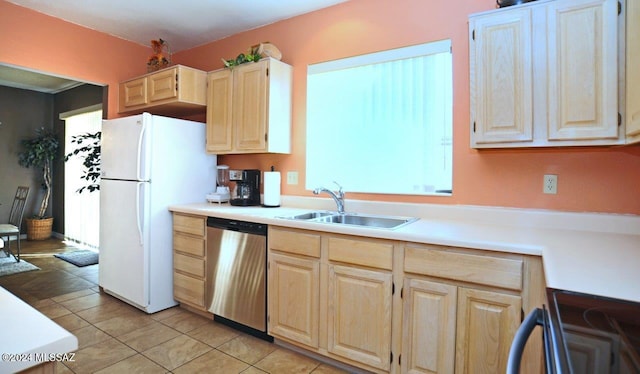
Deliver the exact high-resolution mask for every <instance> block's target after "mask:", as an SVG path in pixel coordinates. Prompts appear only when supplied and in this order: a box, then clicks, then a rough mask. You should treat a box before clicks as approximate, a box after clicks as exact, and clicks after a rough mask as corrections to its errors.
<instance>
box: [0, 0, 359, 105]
mask: <svg viewBox="0 0 640 374" xmlns="http://www.w3.org/2000/svg"><path fill="white" fill-rule="evenodd" d="M8 1H9V2H11V3H13V4H16V5H20V6H23V7H26V8H30V9H33V10H35V11H37V12H40V13H44V14H48V15H50V16H53V17H56V18H61V19H63V20H65V21H68V22H72V23H75V24H78V25H81V26H84V27H87V28H90V29H93V30H97V31H100V32H104V33H107V34H111V35H114V36H117V37H119V38H122V39H125V40H129V41H132V42H135V43H138V44H141V45H145V46H150V41H151V40H153V39H158V38H162V39H164V40H166V41H167V42H168V43H169V46H170V48H171V52H173V53H175V52H178V51H182V50H186V49H190V48H193V47H196V46H199V45H203V44H206V43H209V42H213V41H216V40H219V39H223V38H225V37H227V36H231V35H233V34H237V33H239V32H242V31H246V30H251V29H255V28H258V27H261V26H264V25H268V24H270V23H274V22H278V21H280V20H283V19H287V18H291V17H295V16H298V15H301V14H304V13H309V12H313V11H315V10H318V9H322V8H326V7H329V6H332V5H335V4H339V3H342V2H345V1H347V0H275V1H274V0H242V1H229V0H180V1H176V0H153V1H150V0H108V1H107V0H102V1H87V0H55V1H51V0H8ZM256 42H260V41H256ZM79 84H82V83H81V82H76V81H73V80H68V79H65V78H61V77H52V76H49V75H46V74H40V73H38V72H33V71H26V70H21V69H19V68H16V67H12V66H6V65H2V64H1V63H0V85H4V86H10V87H16V88H22V89H30V90H35V91H40V92H46V93H56V92H60V91H64V90H66V89H69V88H72V87H75V86H77V85H79Z"/></svg>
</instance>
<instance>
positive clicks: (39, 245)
mask: <svg viewBox="0 0 640 374" xmlns="http://www.w3.org/2000/svg"><path fill="white" fill-rule="evenodd" d="M23 243H24V245H23V258H24V259H25V260H27V261H28V262H30V263H32V264H34V265H36V266H38V267H40V269H41V270H37V271H32V272H27V273H21V274H15V275H9V276H4V277H0V286H2V287H4V288H6V289H7V290H9V291H10V292H12V293H14V294H15V295H16V296H18V297H20V298H22V299H23V300H25V301H26V302H27V303H29V304H31V305H32V306H34V307H35V308H36V309H38V310H40V312H42V313H43V314H45V315H46V316H48V317H49V318H51V319H52V320H54V321H55V322H57V323H58V324H59V325H61V326H63V327H64V328H66V329H67V330H68V331H70V332H71V333H73V334H74V335H76V336H77V337H78V341H79V348H78V351H77V352H76V355H75V360H74V361H73V362H64V363H58V364H57V371H58V372H59V373H224V374H230V373H245V374H254V373H314V374H322V373H346V371H343V370H340V369H338V368H336V367H333V366H331V365H328V364H325V363H321V362H319V361H316V360H314V359H311V358H309V357H306V356H303V355H300V354H298V353H295V352H293V351H290V350H287V349H284V348H282V347H279V346H277V345H275V344H272V343H268V342H265V341H263V340H260V339H257V338H254V337H252V336H249V335H246V334H243V333H241V332H239V331H237V330H234V329H231V328H229V327H227V326H225V325H221V324H219V323H216V322H214V321H212V320H210V319H208V318H204V317H201V316H199V315H196V314H193V313H191V312H188V311H186V310H184V309H182V308H179V307H174V308H171V309H167V310H164V311H161V312H158V313H155V314H151V315H149V314H146V313H144V312H142V311H140V310H138V309H136V308H134V307H132V306H130V305H128V304H126V303H123V302H121V301H119V300H118V299H116V298H114V297H111V296H109V295H107V294H104V293H101V292H100V290H99V288H98V286H97V283H98V266H99V265H93V266H87V267H83V268H79V267H76V266H74V265H72V264H69V263H67V262H65V261H62V260H59V259H57V258H55V257H53V254H54V253H57V252H63V251H66V250H73V249H74V248H72V247H68V246H65V245H64V244H62V243H61V242H60V241H59V240H55V239H51V240H47V241H43V242H27V241H24V242H23Z"/></svg>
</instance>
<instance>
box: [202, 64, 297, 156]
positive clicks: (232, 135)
mask: <svg viewBox="0 0 640 374" xmlns="http://www.w3.org/2000/svg"><path fill="white" fill-rule="evenodd" d="M292 78H293V68H292V67H291V66H290V65H287V64H285V63H283V62H281V61H278V60H275V59H272V58H265V59H262V60H260V61H258V62H255V63H247V64H243V65H239V66H236V67H234V68H233V69H222V70H216V71H213V72H210V73H209V74H208V78H207V87H208V88H207V146H206V149H207V152H209V153H214V154H230V153H291V89H292Z"/></svg>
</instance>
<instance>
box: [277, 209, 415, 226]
mask: <svg viewBox="0 0 640 374" xmlns="http://www.w3.org/2000/svg"><path fill="white" fill-rule="evenodd" d="M280 218H284V219H290V220H295V221H306V222H318V223H329V224H337V225H354V226H363V227H374V228H382V229H391V230H393V229H397V228H398V227H401V226H404V225H408V224H409V223H411V222H415V221H417V220H418V219H417V218H412V217H395V216H378V215H368V214H357V213H338V212H331V211H312V212H307V213H302V214H297V215H294V216H287V217H280Z"/></svg>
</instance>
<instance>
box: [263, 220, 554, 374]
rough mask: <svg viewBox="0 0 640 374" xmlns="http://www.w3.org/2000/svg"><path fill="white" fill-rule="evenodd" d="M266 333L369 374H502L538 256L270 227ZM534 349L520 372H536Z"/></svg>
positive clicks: (535, 292)
mask: <svg viewBox="0 0 640 374" xmlns="http://www.w3.org/2000/svg"><path fill="white" fill-rule="evenodd" d="M268 242H269V244H268V247H269V255H268V256H269V283H268V286H269V295H268V303H267V304H268V321H269V322H268V331H269V333H270V334H271V335H273V336H274V337H275V338H277V339H281V340H283V341H286V342H288V343H290V344H293V345H296V346H299V347H301V348H303V349H306V350H308V351H311V352H314V353H316V354H320V355H324V356H326V357H329V358H332V359H335V360H338V361H341V362H344V363H347V364H349V365H353V366H356V367H360V368H363V369H366V370H368V371H371V372H375V373H470V372H487V373H500V372H505V368H506V361H507V357H508V353H509V348H510V346H511V341H512V339H513V336H514V335H515V332H516V330H517V328H518V326H519V325H520V323H521V321H522V318H523V317H522V316H523V315H525V314H526V313H528V312H529V311H530V310H531V309H533V308H535V307H539V306H541V305H542V304H543V303H544V276H543V272H542V263H541V259H540V257H537V256H526V255H520V254H511V253H504V252H494V251H483V250H473V249H466V248H453V247H443V246H435V245H425V244H416V243H407V242H399V241H392V240H383V239H373V238H366V237H358V236H350V235H339V234H333V233H326V232H316V231H308V230H296V229H289V228H283V227H276V226H270V227H269V236H268ZM541 347H542V343H541V340H539V336H538V337H535V336H534V337H533V338H532V339H530V342H529V343H528V344H527V348H526V349H525V356H524V357H523V361H522V365H521V368H522V370H523V371H522V372H526V373H542V363H543V361H542V352H541Z"/></svg>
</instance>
